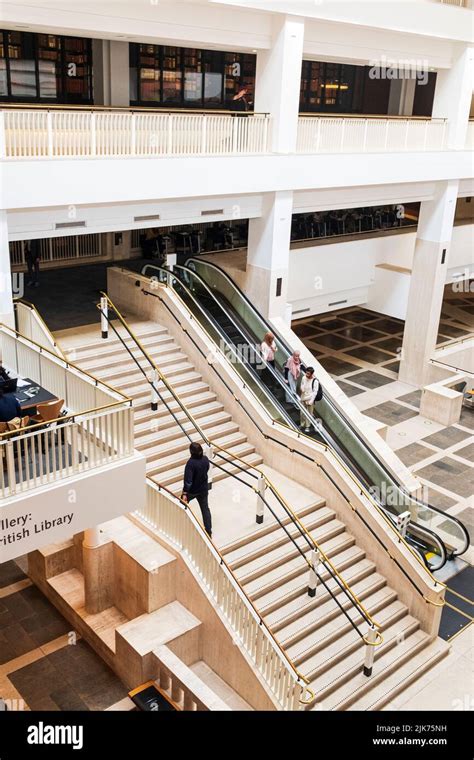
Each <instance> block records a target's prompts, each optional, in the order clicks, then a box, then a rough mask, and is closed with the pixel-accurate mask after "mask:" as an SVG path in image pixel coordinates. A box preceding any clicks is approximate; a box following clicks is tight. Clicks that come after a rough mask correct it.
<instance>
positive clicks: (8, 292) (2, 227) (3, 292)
mask: <svg viewBox="0 0 474 760" xmlns="http://www.w3.org/2000/svg"><path fill="white" fill-rule="evenodd" d="M20 278H21V280H22V281H23V280H24V277H22V276H21V275H20ZM18 295H23V293H22V292H18ZM0 322H2V323H3V324H6V325H8V326H9V327H15V318H14V316H13V296H12V273H11V267H10V249H9V246H8V222H7V212H6V211H0Z"/></svg>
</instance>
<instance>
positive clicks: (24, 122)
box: [0, 109, 270, 158]
mask: <svg viewBox="0 0 474 760" xmlns="http://www.w3.org/2000/svg"><path fill="white" fill-rule="evenodd" d="M0 114H1V119H0V157H5V158H48V157H49V158H69V157H71V158H75V157H81V156H82V157H84V156H89V157H115V158H119V157H124V156H155V157H156V156H206V155H211V156H220V155H229V156H232V155H251V154H258V153H267V152H268V145H269V123H270V118H269V117H268V116H267V115H266V114H253V115H248V116H240V115H233V116H230V115H229V116H227V115H217V114H216V115H213V114H181V113H156V112H153V113H149V114H147V113H141V112H137V113H133V112H128V111H126V112H123V111H117V112H113V111H105V112H94V111H79V110H77V111H46V110H45V111H40V110H33V109H31V110H16V109H15V110H11V111H9V110H5V111H2V112H0ZM2 148H3V149H2Z"/></svg>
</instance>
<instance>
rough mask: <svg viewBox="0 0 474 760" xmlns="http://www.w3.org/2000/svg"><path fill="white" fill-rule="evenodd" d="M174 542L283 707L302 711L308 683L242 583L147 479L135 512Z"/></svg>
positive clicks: (183, 512) (180, 508)
mask: <svg viewBox="0 0 474 760" xmlns="http://www.w3.org/2000/svg"><path fill="white" fill-rule="evenodd" d="M134 514H135V515H137V517H139V518H140V519H141V520H142V521H143V522H144V523H145V524H147V525H148V526H149V527H151V528H152V529H153V530H155V531H156V532H157V533H159V534H161V535H162V536H163V537H164V538H165V539H166V541H168V542H169V543H171V544H172V545H173V546H175V547H176V548H177V549H178V551H179V552H180V553H181V554H182V555H183V556H184V557H185V558H186V561H187V562H188V563H189V564H190V565H192V567H193V569H194V571H195V572H196V574H197V575H198V577H199V578H200V580H201V582H202V583H203V585H204V586H205V587H206V591H207V594H208V595H209V597H210V598H211V599H212V600H213V602H214V603H215V605H216V607H217V608H218V609H219V611H220V612H221V614H222V615H224V617H225V619H226V621H227V624H228V625H229V627H230V628H231V629H232V631H234V634H235V637H236V641H237V643H238V644H240V646H241V647H243V649H244V650H245V651H246V653H247V655H248V657H249V658H250V659H251V661H252V663H253V665H254V667H255V668H256V669H257V671H258V672H259V673H260V675H261V677H262V678H263V680H264V681H265V683H266V685H267V686H268V688H269V689H270V690H271V692H272V694H273V695H274V697H275V698H276V700H277V702H278V704H279V705H280V707H281V708H282V709H283V710H298V709H299V707H300V702H299V700H300V697H301V694H302V691H303V690H304V683H302V681H301V680H300V679H299V678H298V675H297V673H296V672H295V670H294V668H293V666H292V664H291V662H290V661H289V660H288V659H287V657H286V655H285V654H284V652H283V651H282V650H281V649H280V647H279V646H278V644H277V642H276V641H275V640H274V639H273V637H272V636H271V634H270V632H269V631H268V629H267V628H266V627H265V626H264V625H263V623H261V621H260V618H259V616H258V614H257V612H256V611H255V609H254V608H253V606H252V604H251V603H250V601H249V599H248V598H247V597H246V595H245V593H244V592H243V591H242V589H241V588H240V586H239V584H238V583H237V581H236V579H235V578H234V576H233V575H232V573H231V571H230V570H229V569H228V568H227V567H226V565H225V564H224V563H223V562H222V560H221V557H220V555H219V553H218V552H217V551H216V550H215V549H213V547H212V545H211V544H210V543H209V542H208V541H206V540H205V537H204V534H203V530H202V528H201V527H200V525H199V523H198V522H197V520H196V518H195V517H194V516H193V514H192V512H191V510H190V509H186V508H185V507H184V505H182V504H181V503H180V502H179V501H178V500H177V499H175V498H173V497H172V496H171V495H167V494H166V493H165V492H163V491H160V489H159V487H158V486H157V485H155V484H154V483H152V482H151V481H148V484H147V498H146V504H145V507H144V508H143V510H139V511H136V512H135V513H134Z"/></svg>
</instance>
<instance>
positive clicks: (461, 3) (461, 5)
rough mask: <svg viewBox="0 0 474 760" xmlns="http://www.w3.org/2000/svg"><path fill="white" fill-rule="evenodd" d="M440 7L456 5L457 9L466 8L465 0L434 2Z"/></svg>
mask: <svg viewBox="0 0 474 760" xmlns="http://www.w3.org/2000/svg"><path fill="white" fill-rule="evenodd" d="M435 2H437V3H442V5H457V7H458V8H468V7H469V6H468V4H467V0H435Z"/></svg>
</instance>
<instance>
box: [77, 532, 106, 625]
mask: <svg viewBox="0 0 474 760" xmlns="http://www.w3.org/2000/svg"><path fill="white" fill-rule="evenodd" d="M82 568H83V576H84V596H85V606H86V610H87V612H89V613H90V614H96V613H98V612H102V610H105V609H106V608H107V607H110V606H111V604H112V598H111V596H112V580H113V578H112V573H113V558H112V543H111V542H110V541H108V542H106V543H103V542H102V539H101V535H100V530H99V527H98V526H97V527H95V528H90V529H88V530H86V531H85V532H84V541H83V543H82Z"/></svg>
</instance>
